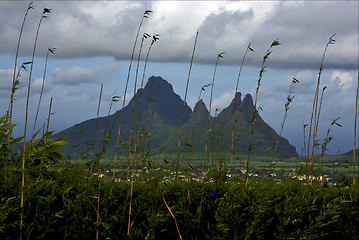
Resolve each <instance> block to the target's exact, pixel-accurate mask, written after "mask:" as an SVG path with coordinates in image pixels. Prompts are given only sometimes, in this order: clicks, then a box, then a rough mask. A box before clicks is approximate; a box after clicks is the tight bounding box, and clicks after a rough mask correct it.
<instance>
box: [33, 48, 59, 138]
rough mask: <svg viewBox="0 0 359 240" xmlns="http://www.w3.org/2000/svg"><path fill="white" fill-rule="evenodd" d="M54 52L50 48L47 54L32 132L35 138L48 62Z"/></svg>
mask: <svg viewBox="0 0 359 240" xmlns="http://www.w3.org/2000/svg"><path fill="white" fill-rule="evenodd" d="M54 50H55V48H49V49H48V50H47V54H46V60H45V68H44V75H43V77H42V85H41V92H40V97H39V102H38V104H37V110H36V115H35V121H34V128H33V130H32V136H33V137H34V134H35V128H36V122H37V117H38V115H39V110H40V104H41V99H42V93H43V91H44V86H45V77H46V69H47V61H48V58H49V53H50V52H51V53H52V54H54Z"/></svg>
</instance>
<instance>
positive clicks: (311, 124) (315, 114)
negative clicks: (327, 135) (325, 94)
mask: <svg viewBox="0 0 359 240" xmlns="http://www.w3.org/2000/svg"><path fill="white" fill-rule="evenodd" d="M334 36H335V34H333V35H332V36H331V37H330V38H329V41H328V43H327V45H326V46H325V49H324V52H323V56H322V61H321V64H320V69H319V74H318V79H317V87H316V90H315V94H314V99H313V107H312V113H311V117H310V124H309V135H308V143H307V144H308V147H307V158H309V151H310V146H311V136H312V129H314V130H313V132H314V131H315V125H316V122H317V121H316V120H317V111H318V98H319V86H320V80H321V75H322V72H323V65H324V58H325V54H326V52H327V49H328V46H329V45H330V44H334V43H335V40H334V39H333V37H334ZM313 117H314V122H313ZM313 124H314V128H313ZM313 136H314V133H313ZM314 145H315V139H313V140H312V147H313V148H314ZM310 163H311V165H313V163H314V158H313V157H311V161H310ZM308 170H309V169H308Z"/></svg>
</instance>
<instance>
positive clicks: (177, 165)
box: [176, 31, 198, 178]
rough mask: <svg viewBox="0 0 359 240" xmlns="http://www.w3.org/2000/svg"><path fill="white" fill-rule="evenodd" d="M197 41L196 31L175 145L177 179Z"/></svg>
mask: <svg viewBox="0 0 359 240" xmlns="http://www.w3.org/2000/svg"><path fill="white" fill-rule="evenodd" d="M197 39H198V31H197V33H196V38H195V40H194V46H193V52H192V57H191V63H190V66H189V71H188V78H187V84H186V91H185V95H184V101H183V107H182V116H181V124H180V130H179V136H178V144H177V157H176V178H178V170H179V159H180V152H181V137H182V128H183V117H184V111H185V109H186V103H187V92H188V84H189V79H190V76H191V70H192V64H193V58H194V53H195V51H196V45H197Z"/></svg>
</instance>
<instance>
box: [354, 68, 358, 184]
mask: <svg viewBox="0 0 359 240" xmlns="http://www.w3.org/2000/svg"><path fill="white" fill-rule="evenodd" d="M358 95H359V70H358V82H357V92H356V96H355V120H354V148H353V184H355V164H356V161H355V150H356V149H355V148H356V140H357V123H358Z"/></svg>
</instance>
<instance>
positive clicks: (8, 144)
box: [7, 2, 34, 150]
mask: <svg viewBox="0 0 359 240" xmlns="http://www.w3.org/2000/svg"><path fill="white" fill-rule="evenodd" d="M33 4H34V3H33V2H30V3H29V6H28V7H27V10H26V13H25V15H24V19H23V21H22V25H21V29H20V34H19V39H18V41H17V47H16V54H15V63H14V74H13V78H12V89H11V95H10V103H9V110H8V120H9V125H11V121H12V108H13V103H14V94H15V90H16V85H17V78H18V77H16V69H17V59H18V56H19V50H20V42H21V36H22V33H23V30H24V25H25V21H26V18H27V15H28V13H29V11H30V9H34V7H33ZM19 74H20V69H19V73H18V74H17V76H19ZM10 131H12V130H10ZM10 138H11V134H9V137H8V139H7V148H8V150H10Z"/></svg>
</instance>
